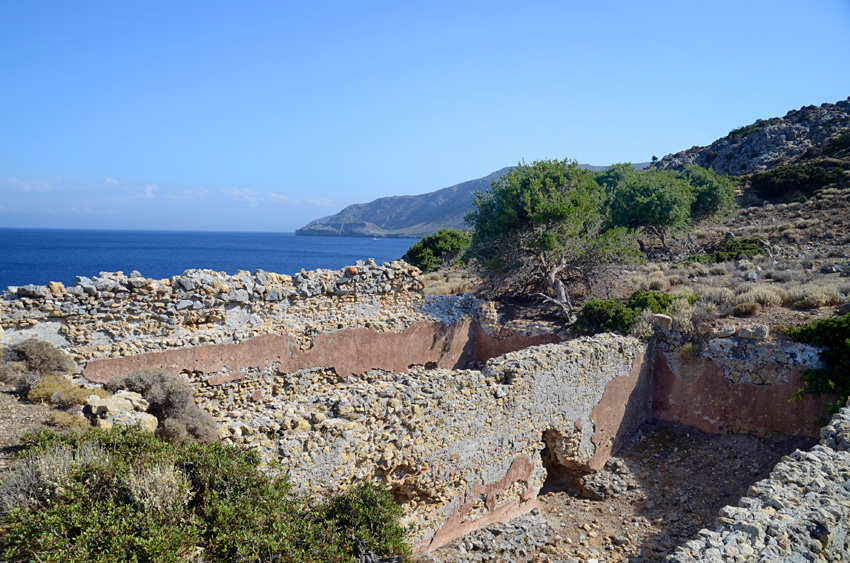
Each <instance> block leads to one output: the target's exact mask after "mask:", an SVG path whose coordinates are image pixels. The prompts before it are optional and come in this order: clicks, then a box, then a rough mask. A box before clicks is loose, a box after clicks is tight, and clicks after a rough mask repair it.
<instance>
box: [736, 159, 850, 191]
mask: <svg viewBox="0 0 850 563" xmlns="http://www.w3.org/2000/svg"><path fill="white" fill-rule="evenodd" d="M843 172H844V170H843V168H842V167H841V166H838V165H837V161H829V160H818V161H814V162H802V163H799V164H791V165H788V166H779V167H777V168H774V169H773V170H767V171H765V172H757V173H756V174H753V175H752V177H751V178H750V186H751V187H752V188H753V189H754V190H755V192H756V194H757V195H758V196H759V197H760V198H762V199H767V200H774V199H788V198H791V197H797V196H799V195H804V196H807V195H811V193H812V192H814V191H816V190H819V189H821V188H823V187H825V186H828V185H829V184H831V183H833V182H835V181H836V180H837V179H838V178H840V177H841V175H842V174H843Z"/></svg>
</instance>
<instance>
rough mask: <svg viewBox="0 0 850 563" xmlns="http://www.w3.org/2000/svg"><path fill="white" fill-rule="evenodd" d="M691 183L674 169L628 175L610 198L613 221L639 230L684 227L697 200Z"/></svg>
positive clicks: (652, 170) (653, 170)
mask: <svg viewBox="0 0 850 563" xmlns="http://www.w3.org/2000/svg"><path fill="white" fill-rule="evenodd" d="M694 199H695V198H694V195H693V193H692V191H691V186H690V185H689V184H688V182H686V181H685V180H683V179H682V178H680V177H679V176H678V175H677V174H676V173H675V172H671V171H667V170H659V169H651V170H647V171H641V172H638V173H636V174H632V175H627V176H626V177H625V178H623V180H622V181H621V182H620V183H619V184H618V185H617V187H616V189H615V190H614V196H613V199H612V201H611V219H612V220H613V222H614V224H616V225H620V226H623V227H629V228H631V229H636V228H638V227H658V228H661V229H669V228H677V227H683V226H685V225H686V224H687V223H688V221H689V220H690V217H691V204H692V203H693V202H694Z"/></svg>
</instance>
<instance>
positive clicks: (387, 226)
mask: <svg viewBox="0 0 850 563" xmlns="http://www.w3.org/2000/svg"><path fill="white" fill-rule="evenodd" d="M579 166H583V167H586V168H591V169H593V170H603V169H605V168H606V167H605V166H591V165H589V164H581V165H579ZM646 166H648V163H640V164H635V167H636V168H645V167H646ZM508 170H510V167H507V168H502V169H501V170H497V171H496V172H493V173H492V174H488V175H487V176H484V177H483V178H478V179H476V180H469V181H467V182H461V183H460V184H457V185H454V186H450V187H448V188H443V189H441V190H437V191H434V192H429V193H426V194H420V195H409V196H391V197H382V198H379V199H376V200H375V201H372V202H369V203H355V204H354V205H349V206H348V207H346V208H345V209H343V210H342V211H340V212H339V213H337V214H336V215H330V216H328V217H322V218H321V219H316V220H315V221H312V222H310V223H308V224H307V225H305V226H304V227H301V228H300V229H298V230H297V231H295V234H296V235H301V236H305V235H309V236H349V237H402V238H404V237H406V238H421V237H423V236H426V235H430V234H433V233H436V232H437V231H439V230H440V229H463V228H465V227H466V225H465V224H464V222H463V218H464V217H465V216H466V214H467V213H468V212H469V210H470V209H472V200H473V198H474V197H475V193H476V192H478V191H486V190H488V189H489V188H490V184H491V183H492V182H493V181H494V180H496V179H498V178H499V177H500V176H501V175H502V174H504V173H505V172H507V171H508Z"/></svg>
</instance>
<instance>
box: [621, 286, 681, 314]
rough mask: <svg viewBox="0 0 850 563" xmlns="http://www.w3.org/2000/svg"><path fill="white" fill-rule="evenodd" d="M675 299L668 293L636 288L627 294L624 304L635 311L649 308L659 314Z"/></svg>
mask: <svg viewBox="0 0 850 563" xmlns="http://www.w3.org/2000/svg"><path fill="white" fill-rule="evenodd" d="M675 300H676V297H675V296H674V295H670V294H669V293H659V292H657V291H647V290H645V289H638V290H637V291H635V292H634V293H632V294H631V295H630V296H629V300H628V301H627V302H626V306H627V307H628V308H630V309H634V310H636V311H641V310H643V309H649V310H650V311H652V312H653V313H659V314H660V313H666V312H667V311H668V310H669V309H670V306H671V305H672V304H673V301H675Z"/></svg>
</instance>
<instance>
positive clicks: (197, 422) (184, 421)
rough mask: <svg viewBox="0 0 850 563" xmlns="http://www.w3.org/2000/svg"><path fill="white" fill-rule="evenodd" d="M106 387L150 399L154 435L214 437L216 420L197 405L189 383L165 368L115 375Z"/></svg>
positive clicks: (149, 409) (167, 437) (202, 439)
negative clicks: (157, 425)
mask: <svg viewBox="0 0 850 563" xmlns="http://www.w3.org/2000/svg"><path fill="white" fill-rule="evenodd" d="M106 389H108V390H109V391H111V392H113V393H114V392H115V391H117V390H119V389H125V390H127V391H134V392H136V393H139V394H141V395H142V397H144V398H145V399H146V400H147V401H148V402H149V403H150V406H149V407H148V413H150V414H152V415H153V416H155V417H156V418H157V419H158V420H159V423H160V426H159V427H158V428H157V435H158V436H160V437H161V438H165V439H170V440H174V441H178V442H182V441H184V440H186V439H188V438H190V437H191V438H194V439H196V440H200V441H202V442H214V441H216V440H217V436H216V424H215V422H214V421H213V419H212V418H211V417H210V416H209V415H208V414H207V413H205V412H204V411H202V410H201V409H200V408H198V405H197V404H196V403H195V397H194V394H193V392H192V387H191V386H190V385H189V384H188V383H186V382H185V381H184V380H183V379H182V378H179V377H175V376H173V375H171V374H169V373H168V372H166V371H165V370H162V369H145V370H140V371H135V372H133V373H131V374H129V375H126V376H124V377H116V378H114V379H112V380H111V381H109V383H107V384H106Z"/></svg>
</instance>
